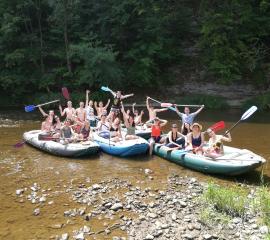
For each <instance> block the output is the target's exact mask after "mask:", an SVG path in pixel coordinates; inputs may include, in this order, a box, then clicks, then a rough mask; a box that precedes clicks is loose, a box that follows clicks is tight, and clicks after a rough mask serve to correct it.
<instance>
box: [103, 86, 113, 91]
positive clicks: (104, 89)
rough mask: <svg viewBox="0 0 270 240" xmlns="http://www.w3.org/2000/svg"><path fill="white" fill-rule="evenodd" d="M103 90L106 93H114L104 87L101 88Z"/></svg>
mask: <svg viewBox="0 0 270 240" xmlns="http://www.w3.org/2000/svg"><path fill="white" fill-rule="evenodd" d="M101 90H102V91H105V92H112V90H111V89H109V88H108V87H104V86H102V87H101Z"/></svg>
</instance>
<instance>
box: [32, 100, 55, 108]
mask: <svg viewBox="0 0 270 240" xmlns="http://www.w3.org/2000/svg"><path fill="white" fill-rule="evenodd" d="M55 102H59V100H54V101H51V102H46V103H42V104H38V105H37V106H36V107H41V106H44V105H48V104H51V103H55Z"/></svg>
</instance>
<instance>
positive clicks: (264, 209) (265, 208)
mask: <svg viewBox="0 0 270 240" xmlns="http://www.w3.org/2000/svg"><path fill="white" fill-rule="evenodd" d="M258 207H259V209H260V211H261V213H262V220H263V223H264V224H265V225H267V226H268V227H270V191H269V188H268V187H265V186H263V187H261V188H260V190H259V194H258Z"/></svg>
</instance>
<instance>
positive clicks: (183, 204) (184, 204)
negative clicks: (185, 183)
mask: <svg viewBox="0 0 270 240" xmlns="http://www.w3.org/2000/svg"><path fill="white" fill-rule="evenodd" d="M179 203H180V205H181V207H186V206H187V203H186V202H184V201H179Z"/></svg>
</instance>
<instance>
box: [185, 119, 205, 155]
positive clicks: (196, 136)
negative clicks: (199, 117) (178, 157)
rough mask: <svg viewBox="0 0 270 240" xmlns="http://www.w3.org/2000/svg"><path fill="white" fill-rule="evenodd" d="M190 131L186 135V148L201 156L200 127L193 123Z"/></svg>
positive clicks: (201, 136) (202, 134)
mask: <svg viewBox="0 0 270 240" xmlns="http://www.w3.org/2000/svg"><path fill="white" fill-rule="evenodd" d="M190 129H191V132H190V133H189V134H188V135H187V143H188V147H187V148H188V149H190V150H192V151H193V153H195V154H203V149H202V148H203V145H204V133H203V132H202V125H200V124H199V123H193V124H192V125H191V127H190Z"/></svg>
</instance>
